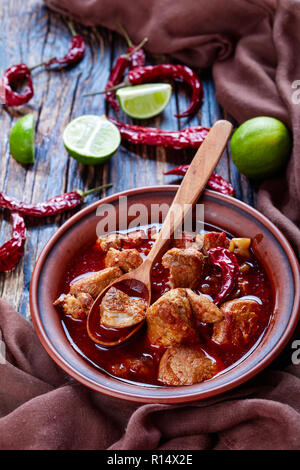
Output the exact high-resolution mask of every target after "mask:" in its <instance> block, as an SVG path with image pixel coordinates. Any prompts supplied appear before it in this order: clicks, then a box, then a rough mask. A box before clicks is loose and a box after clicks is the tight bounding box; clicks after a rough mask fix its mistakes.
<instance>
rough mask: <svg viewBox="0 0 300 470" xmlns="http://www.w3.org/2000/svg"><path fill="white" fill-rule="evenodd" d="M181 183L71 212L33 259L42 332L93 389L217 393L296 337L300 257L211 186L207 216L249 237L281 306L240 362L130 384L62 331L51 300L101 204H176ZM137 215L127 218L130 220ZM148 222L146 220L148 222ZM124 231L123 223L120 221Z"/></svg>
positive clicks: (116, 393) (170, 398)
mask: <svg viewBox="0 0 300 470" xmlns="http://www.w3.org/2000/svg"><path fill="white" fill-rule="evenodd" d="M176 190H177V186H174V185H172V186H157V187H148V188H139V189H134V190H130V191H126V192H123V193H119V194H115V195H113V196H109V197H107V198H105V199H102V200H101V201H99V202H96V203H94V204H91V205H90V206H88V207H86V208H85V209H83V210H81V211H80V212H78V213H77V214H76V215H74V216H73V217H71V218H70V219H69V220H68V221H67V222H66V223H65V224H64V225H63V226H62V227H61V228H60V229H59V230H57V232H56V233H55V234H54V235H53V236H52V237H51V238H50V240H49V241H48V243H47V244H46V246H45V248H44V249H43V251H42V252H41V254H40V257H39V259H38V261H37V263H36V265H35V268H34V271H33V275H32V280H31V286H30V308H31V315H32V320H33V324H34V326H35V329H36V332H37V334H38V337H39V339H40V341H41V343H42V345H43V346H44V348H45V349H46V351H47V352H48V354H49V355H50V356H51V357H52V359H54V361H55V362H56V363H57V364H58V365H59V366H60V367H61V368H62V369H64V370H65V371H66V372H67V373H68V374H69V375H71V376H72V377H74V378H75V379H76V380H78V381H79V382H81V383H82V384H84V385H86V386H88V387H90V388H91V389H93V390H96V391H98V392H101V393H104V394H106V395H110V396H113V397H118V398H122V399H125V400H130V401H134V402H143V403H179V402H189V401H193V400H199V399H203V398H208V397H212V396H215V395H218V394H220V393H223V392H225V391H227V390H229V389H232V388H234V387H236V386H238V385H240V384H242V383H243V382H245V381H247V380H249V379H250V378H251V377H253V376H254V375H255V374H257V373H258V372H260V371H261V370H262V369H263V368H265V367H266V366H267V365H268V364H270V362H271V361H272V360H274V358H275V357H276V356H277V355H278V354H279V353H280V351H281V350H282V349H283V347H284V346H285V345H286V344H287V341H288V340H289V338H290V337H291V335H292V333H293V331H294V328H295V326H296V324H297V321H298V318H299V313H300V300H299V295H300V288H299V285H300V280H299V265H298V262H297V259H296V257H295V255H294V253H293V251H292V249H291V247H290V245H289V243H288V241H287V240H286V238H285V237H284V236H283V235H282V233H281V232H280V231H279V230H278V229H277V228H276V227H275V226H274V225H273V224H272V223H271V222H269V221H268V220H267V219H266V218H265V217H264V216H263V215H262V214H260V213H259V212H257V211H256V210H255V209H253V208H252V207H250V206H248V205H246V204H244V203H242V202H240V201H238V200H236V199H234V198H231V197H228V196H223V195H221V194H217V193H214V192H212V191H205V193H204V196H203V197H202V198H201V200H200V202H201V203H204V208H205V222H206V223H207V224H209V225H212V226H215V227H219V228H221V229H223V230H225V231H227V232H229V233H230V234H232V235H234V236H239V237H251V238H252V239H253V247H254V252H255V254H256V256H257V257H258V259H259V260H260V261H261V262H262V264H263V265H264V267H265V269H266V271H267V273H268V275H269V278H270V279H271V282H272V284H273V289H274V293H275V310H274V314H273V317H272V318H271V321H270V324H269V326H268V328H267V330H266V332H265V334H264V335H263V336H262V337H261V339H260V340H259V341H258V342H257V343H256V345H255V346H254V347H253V348H252V350H251V351H250V352H249V353H248V354H247V355H246V356H244V357H243V358H242V360H240V361H239V362H238V363H237V364H235V365H234V366H231V368H229V369H227V370H226V371H225V372H223V373H221V374H220V375H217V376H216V377H214V378H212V379H211V380H208V381H206V382H203V383H200V384H196V385H190V386H183V387H154V386H147V385H142V384H135V383H128V382H125V381H122V380H119V379H116V378H113V377H111V376H109V375H106V374H104V373H102V372H99V370H98V369H96V368H95V367H94V366H93V365H92V364H91V363H89V362H88V361H86V360H85V359H84V358H83V357H82V356H80V355H79V354H78V353H77V352H76V351H75V350H74V349H73V347H72V346H71V344H70V342H69V341H68V339H67V337H66V334H65V332H64V330H63V327H62V324H61V320H60V316H59V313H58V312H57V310H56V309H55V308H54V307H53V306H52V302H53V299H55V298H57V296H58V295H59V294H60V292H59V289H60V286H61V284H62V280H63V278H64V275H65V273H66V270H67V266H68V265H69V264H70V262H71V261H72V258H73V257H74V256H75V255H76V253H78V252H79V251H80V249H81V248H82V247H83V246H85V245H87V244H90V243H93V241H95V238H96V226H97V224H98V222H99V221H100V220H101V216H100V217H99V215H98V216H97V215H96V209H97V207H98V206H100V205H103V204H113V205H114V207H115V209H116V213H117V214H118V213H119V212H120V213H121V214H122V215H123V216H124V214H125V217H126V210H125V208H124V207H122V208H121V210H120V207H119V197H120V196H127V206H128V208H130V206H132V204H141V203H142V204H145V205H146V206H147V207H148V208H150V205H151V204H163V203H167V204H169V205H170V203H171V201H172V200H173V197H174V195H175V192H176ZM132 219H133V217H131V218H130V217H127V222H128V223H130V222H131V221H132ZM157 222H158V221H157ZM145 223H148V221H145ZM116 229H118V227H116Z"/></svg>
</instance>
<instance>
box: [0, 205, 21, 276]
mask: <svg viewBox="0 0 300 470" xmlns="http://www.w3.org/2000/svg"><path fill="white" fill-rule="evenodd" d="M11 218H12V237H11V238H10V240H8V241H7V242H6V243H4V244H3V245H2V246H1V247H0V272H7V271H12V270H13V269H14V268H15V266H17V264H18V263H19V261H20V259H21V258H22V256H23V253H24V244H25V241H26V227H25V222H24V219H23V217H22V216H21V215H20V214H18V213H17V212H12V214H11Z"/></svg>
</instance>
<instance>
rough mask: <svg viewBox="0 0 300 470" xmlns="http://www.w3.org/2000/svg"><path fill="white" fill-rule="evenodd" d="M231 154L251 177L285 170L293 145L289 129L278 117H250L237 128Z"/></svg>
mask: <svg viewBox="0 0 300 470" xmlns="http://www.w3.org/2000/svg"><path fill="white" fill-rule="evenodd" d="M230 149H231V158H232V161H233V162H234V163H235V165H236V166H237V168H238V170H239V171H240V172H241V173H243V174H244V175H245V176H247V177H248V178H255V179H261V178H267V177H269V176H273V175H274V174H276V173H278V172H279V171H280V170H282V169H283V168H284V167H285V165H286V164H287V161H288V159H289V156H290V153H291V149H292V138H291V134H290V131H289V130H288V128H287V127H286V126H285V125H284V124H283V122H281V121H279V120H278V119H275V118H272V117H268V116H260V117H255V118H253V119H249V120H248V121H245V122H244V123H243V124H241V125H240V126H239V127H238V128H237V129H236V131H235V132H234V134H233V136H232V139H231V142H230Z"/></svg>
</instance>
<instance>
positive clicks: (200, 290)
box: [61, 239, 274, 386]
mask: <svg viewBox="0 0 300 470" xmlns="http://www.w3.org/2000/svg"><path fill="white" fill-rule="evenodd" d="M153 243H154V241H153V240H151V239H145V240H143V241H142V243H141V244H139V245H138V246H136V244H135V243H134V241H128V242H126V243H125V244H124V246H123V248H136V249H137V250H138V251H139V253H141V255H142V256H143V257H146V256H147V254H148V253H149V251H150V249H151V247H152V245H153ZM105 256H106V253H104V252H103V251H102V250H101V249H100V248H99V246H97V245H96V244H93V245H91V246H87V247H85V248H83V249H82V250H81V251H80V253H79V254H78V256H77V258H76V259H75V260H74V261H73V262H72V265H71V266H70V267H69V269H68V271H67V273H66V277H65V283H64V285H63V286H62V291H61V292H63V293H65V294H67V293H68V292H69V289H70V283H71V282H72V281H74V280H75V279H77V278H78V277H80V276H82V275H84V274H87V273H90V272H94V271H99V270H101V269H104V268H105V264H104V260H105ZM237 259H238V262H239V265H240V273H239V278H238V282H237V286H236V288H235V290H234V291H233V292H232V293H231V295H230V296H229V297H228V299H227V300H232V299H235V298H241V297H248V296H250V298H251V297H254V299H255V300H257V301H258V302H259V303H260V305H261V306H262V308H261V309H260V316H259V327H258V329H257V330H256V331H255V334H253V335H252V336H251V339H250V341H249V342H248V344H247V345H246V346H244V347H236V346H234V345H226V346H225V345H218V344H216V343H215V342H214V341H212V340H211V334H212V325H209V324H204V323H198V324H197V328H198V332H199V334H200V338H201V348H202V349H203V350H204V352H205V354H207V355H208V356H210V357H211V358H213V359H214V360H215V361H216V363H217V365H218V373H219V372H221V371H223V370H225V369H226V368H228V367H230V366H231V365H232V364H234V363H235V362H237V361H239V360H240V359H241V358H242V357H243V356H244V355H245V354H246V353H247V352H248V351H249V350H250V349H251V348H252V347H253V346H254V344H255V343H256V342H257V341H258V340H259V338H260V337H261V335H262V334H263V333H264V331H265V329H266V327H267V326H268V323H269V320H270V317H271V315H272V312H273V304H274V302H273V293H272V288H271V285H270V282H269V280H268V277H267V275H266V272H265V270H264V268H263V266H262V265H261V264H260V263H259V261H258V260H257V259H256V257H255V256H254V254H253V253H252V252H251V256H250V258H247V259H245V258H244V257H241V256H239V255H237ZM221 283H222V279H221V273H220V270H219V269H218V268H217V267H216V266H213V265H212V264H209V263H207V264H206V265H205V268H204V272H203V275H202V279H201V282H200V283H199V284H198V286H197V287H196V289H194V292H195V293H197V294H204V295H206V296H208V297H209V298H210V299H211V300H212V299H213V298H214V297H215V296H216V294H217V293H218V292H219V290H220V288H221ZM168 290H170V286H169V270H168V269H165V268H164V267H163V266H162V264H161V262H157V263H156V264H155V266H154V268H153V271H152V299H151V303H154V302H155V301H156V300H157V299H158V298H159V297H161V296H162V295H163V294H164V293H166V292H167V291H168ZM61 321H62V324H63V327H64V329H65V331H66V334H67V336H68V338H69V341H70V342H71V344H72V346H73V347H74V348H75V349H76V351H77V352H78V353H79V354H81V355H82V356H83V357H84V358H85V359H86V360H87V361H89V362H90V363H92V364H93V365H94V366H95V367H96V368H99V370H101V371H104V372H106V373H108V374H110V375H112V376H115V377H117V378H119V379H121V380H126V381H131V382H136V383H145V384H147V385H149V384H150V385H154V386H162V383H161V382H159V381H158V380H157V371H158V365H159V362H160V359H161V357H162V355H163V353H164V352H165V350H166V348H164V347H158V346H154V345H151V344H150V343H149V340H148V338H147V334H146V330H147V325H146V323H145V325H144V326H143V327H142V328H141V330H140V331H139V332H138V333H137V334H136V335H135V336H133V337H132V338H131V339H129V340H128V341H127V342H125V343H124V344H122V345H120V346H116V347H114V348H105V347H102V346H100V345H99V344H96V343H94V342H93V341H92V340H91V339H90V337H89V336H88V333H87V330H86V319H73V318H72V317H70V316H68V315H64V314H62V313H61ZM140 360H142V362H141V361H140ZM141 363H142V367H141ZM163 386H165V385H163Z"/></svg>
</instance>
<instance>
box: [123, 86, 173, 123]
mask: <svg viewBox="0 0 300 470" xmlns="http://www.w3.org/2000/svg"><path fill="white" fill-rule="evenodd" d="M116 95H117V97H118V100H119V103H120V106H121V108H122V109H123V111H124V112H125V113H126V114H128V116H130V117H132V118H136V119H148V118H151V117H154V116H157V115H158V114H159V113H161V112H162V111H163V110H164V109H165V107H166V106H167V104H168V103H169V101H170V98H171V95H172V87H171V85H169V84H168V83H150V84H146V85H136V86H129V87H125V88H120V89H119V90H118V91H117V92H116Z"/></svg>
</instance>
